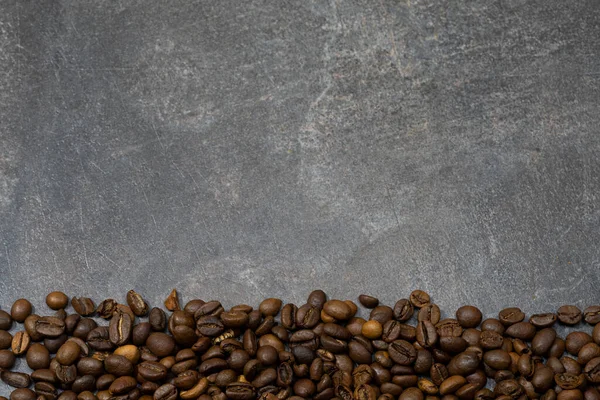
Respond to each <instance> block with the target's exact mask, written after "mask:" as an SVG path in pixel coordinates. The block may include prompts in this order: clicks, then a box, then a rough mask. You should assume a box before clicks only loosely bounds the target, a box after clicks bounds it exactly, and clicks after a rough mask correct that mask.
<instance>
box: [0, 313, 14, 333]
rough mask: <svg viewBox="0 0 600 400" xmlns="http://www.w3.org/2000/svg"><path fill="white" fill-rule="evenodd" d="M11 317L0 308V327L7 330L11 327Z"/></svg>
mask: <svg viewBox="0 0 600 400" xmlns="http://www.w3.org/2000/svg"><path fill="white" fill-rule="evenodd" d="M12 324H13V322H12V317H11V316H10V314H9V313H7V312H6V311H4V310H0V329H1V330H5V331H8V330H10V328H12Z"/></svg>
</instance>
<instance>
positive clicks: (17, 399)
mask: <svg viewBox="0 0 600 400" xmlns="http://www.w3.org/2000/svg"><path fill="white" fill-rule="evenodd" d="M36 398H37V396H36V394H35V392H34V391H33V390H31V389H28V388H19V389H15V390H13V391H12V393H11V394H10V400H36Z"/></svg>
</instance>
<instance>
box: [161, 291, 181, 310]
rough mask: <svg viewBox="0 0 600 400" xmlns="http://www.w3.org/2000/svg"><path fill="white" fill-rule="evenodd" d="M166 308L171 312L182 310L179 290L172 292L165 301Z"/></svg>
mask: <svg viewBox="0 0 600 400" xmlns="http://www.w3.org/2000/svg"><path fill="white" fill-rule="evenodd" d="M164 304H165V307H166V309H167V310H169V311H176V310H181V306H180V305H179V295H178V294H177V290H176V289H173V290H171V293H169V295H168V296H167V298H166V299H165V302H164Z"/></svg>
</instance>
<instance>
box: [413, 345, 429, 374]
mask: <svg viewBox="0 0 600 400" xmlns="http://www.w3.org/2000/svg"><path fill="white" fill-rule="evenodd" d="M432 365H433V356H432V355H431V353H430V352H429V351H428V350H425V349H419V350H417V359H416V360H415V363H414V364H413V368H414V370H415V372H416V373H417V374H420V375H425V374H426V373H427V372H429V370H430V369H431V366H432Z"/></svg>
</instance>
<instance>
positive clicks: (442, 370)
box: [429, 363, 448, 386]
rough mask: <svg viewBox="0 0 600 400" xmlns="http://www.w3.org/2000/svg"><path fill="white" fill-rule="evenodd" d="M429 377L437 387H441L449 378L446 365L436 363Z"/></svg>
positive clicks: (430, 370)
mask: <svg viewBox="0 0 600 400" xmlns="http://www.w3.org/2000/svg"><path fill="white" fill-rule="evenodd" d="M429 376H430V377H431V380H432V381H433V383H435V384H436V385H438V386H439V385H441V384H442V382H443V381H444V380H445V379H446V378H448V369H447V368H446V366H445V365H444V364H440V363H435V364H433V365H432V366H431V368H430V369H429Z"/></svg>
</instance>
